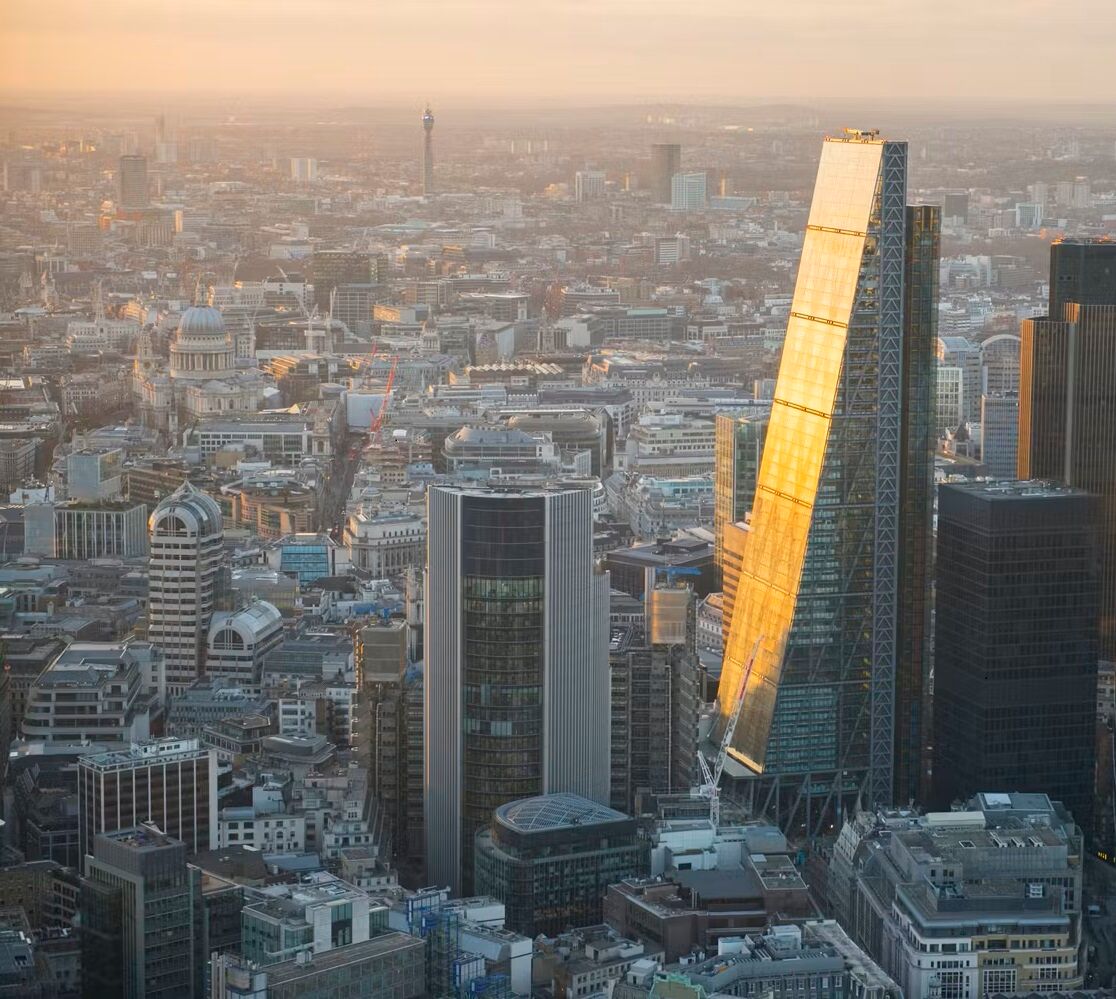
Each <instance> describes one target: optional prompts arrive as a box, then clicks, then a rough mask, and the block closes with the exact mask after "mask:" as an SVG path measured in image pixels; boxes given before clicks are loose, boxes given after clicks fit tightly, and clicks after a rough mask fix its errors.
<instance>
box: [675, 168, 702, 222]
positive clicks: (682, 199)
mask: <svg viewBox="0 0 1116 999" xmlns="http://www.w3.org/2000/svg"><path fill="white" fill-rule="evenodd" d="M705 181H706V177H705V172H704V171H698V172H696V173H676V174H675V175H674V176H673V177H671V179H670V207H671V208H672V209H673V210H674V211H677V212H698V211H701V209H703V208H704V207H705V206H706V204H707V198H706V191H705Z"/></svg>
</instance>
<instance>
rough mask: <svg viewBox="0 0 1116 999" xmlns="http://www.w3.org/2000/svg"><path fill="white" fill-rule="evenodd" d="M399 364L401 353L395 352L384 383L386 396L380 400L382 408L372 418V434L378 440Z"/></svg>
mask: <svg viewBox="0 0 1116 999" xmlns="http://www.w3.org/2000/svg"><path fill="white" fill-rule="evenodd" d="M398 366H399V355H398V354H395V355H393V356H392V359H391V370H390V371H389V372H388V376H387V382H386V383H385V384H384V397H383V399H382V400H381V401H380V409H379V411H378V412H377V413H376V415H375V416H374V417H373V418H372V426H371V427H370V428H369V429H370V430H371V433H372V436H373V437H374V438H376V439H377V440H378V439H379V437H380V427H381V426H383V422H384V416H385V415H387V408H388V403H389V402H390V401H391V389H392V386H393V385H395V369H396V368H397V367H398Z"/></svg>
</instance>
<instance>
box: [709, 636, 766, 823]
mask: <svg viewBox="0 0 1116 999" xmlns="http://www.w3.org/2000/svg"><path fill="white" fill-rule="evenodd" d="M763 637H764V636H763V635H760V636H759V638H757V639H756V644H755V645H753V646H752V652H751V655H749V656H748V660H747V662H746V663H745V664H744V668H743V669H742V670H741V671H740V685H739V686H738V687H737V689H736V696H735V697H734V698H733V702H732V711H731V713H730V714H729V717H728V721H727V722H726V723H725V730H724V732H723V733H722V734H721V744H720V746H719V747H718V748H717V755H716V756H715V757H714V758H713V766H712V767H710V766H709V761H708V760H707V759H706V758H705V754H704V753H703V752H702V751H701V750H700V749H699V750H698V754H697V755H698V765H699V766H700V767H701V776H702V780H703V781H704V783H703V784H702V786H701V787H700V788H699V789H698V793H699V794H700V795H701V796H702V797H703V798H708V799H709V821H710V822H711V823H712V824H713V829H714V831H716V830H717V829H718V828H720V825H721V775H722V774H724V772H725V762H726V760H727V759H728V751H729V746H731V745H732V738H733V736H734V735H735V734H736V723H737V722H739V721H740V712H741V711H742V710H743V707H744V691H745V690H747V689H748V680H749V678H750V677H751V675H752V667H753V666H755V664H756V657H757V656H758V655H759V650H760V644H761V643H762V642H763Z"/></svg>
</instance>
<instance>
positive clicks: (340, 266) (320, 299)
mask: <svg viewBox="0 0 1116 999" xmlns="http://www.w3.org/2000/svg"><path fill="white" fill-rule="evenodd" d="M311 269H312V271H313V274H314V304H315V305H316V306H317V307H318V308H319V309H320V310H321V311H322V312H323V313H327V312H329V310H330V305H331V299H332V297H333V291H334V289H335V288H337V286H338V285H343V284H358V285H369V284H372V283H373V282H374V280H375V271H376V263H375V261H374V259H373V257H372V255H371V254H370V253H362V252H361V251H359V250H317V251H316V252H315V253H314V256H313V257H312V258H311ZM369 315H371V310H369Z"/></svg>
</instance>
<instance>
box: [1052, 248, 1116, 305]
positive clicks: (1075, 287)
mask: <svg viewBox="0 0 1116 999" xmlns="http://www.w3.org/2000/svg"><path fill="white" fill-rule="evenodd" d="M1071 302H1073V303H1076V304H1077V305H1116V240H1110V239H1100V240H1082V239H1075V240H1062V241H1060V242H1057V243H1054V244H1052V245H1051V247H1050V310H1049V317H1050V318H1051V319H1060V318H1061V316H1062V311H1063V309H1064V308H1065V306H1067V305H1068V304H1070V303H1071Z"/></svg>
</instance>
